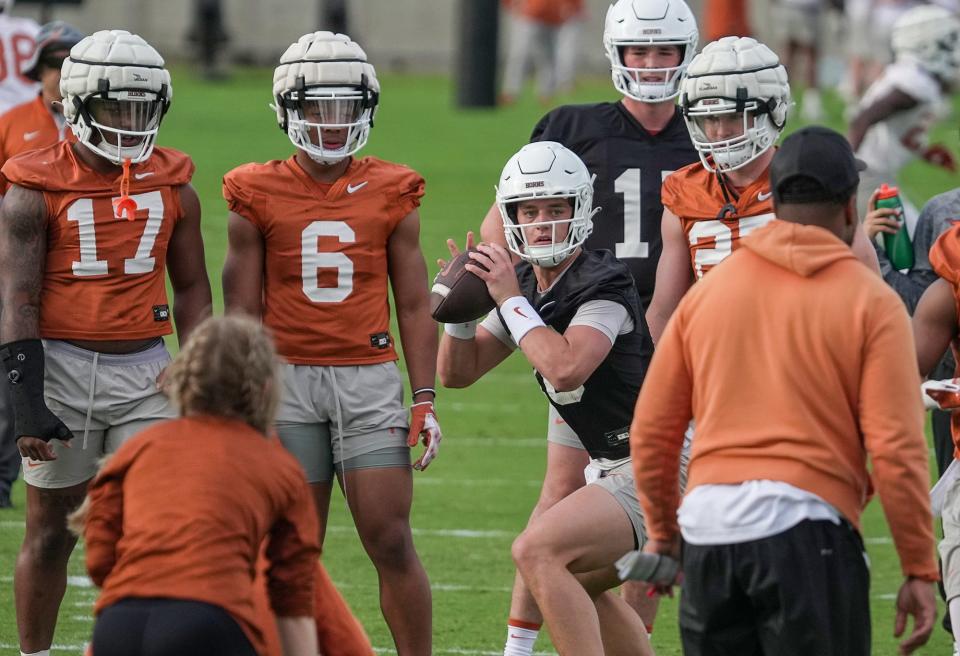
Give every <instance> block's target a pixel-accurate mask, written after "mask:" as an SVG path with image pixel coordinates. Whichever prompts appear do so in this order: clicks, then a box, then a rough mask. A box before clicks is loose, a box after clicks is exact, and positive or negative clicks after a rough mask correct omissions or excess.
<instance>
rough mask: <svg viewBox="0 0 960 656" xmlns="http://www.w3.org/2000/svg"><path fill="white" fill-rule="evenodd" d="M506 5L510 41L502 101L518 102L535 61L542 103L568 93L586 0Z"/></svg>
mask: <svg viewBox="0 0 960 656" xmlns="http://www.w3.org/2000/svg"><path fill="white" fill-rule="evenodd" d="M504 4H505V5H506V6H507V7H508V9H509V10H510V41H509V43H508V44H507V61H506V64H505V67H504V71H503V89H502V90H501V92H500V104H501V105H511V104H513V103H514V102H516V100H517V98H518V97H519V96H520V92H521V91H522V90H523V81H524V79H525V73H526V71H527V69H528V68H529V64H530V62H531V61H532V62H533V63H534V64H536V69H537V96H538V97H539V99H540V102H541V103H543V104H547V103H549V102H550V100H551V99H552V98H553V96H554V95H556V94H557V93H558V92H559V93H565V92H569V91H570V90H571V88H572V87H573V70H574V66H575V62H576V56H577V50H576V33H577V31H578V28H579V25H580V22H581V20H582V14H583V10H584V7H583V0H506V1H505V2H504Z"/></svg>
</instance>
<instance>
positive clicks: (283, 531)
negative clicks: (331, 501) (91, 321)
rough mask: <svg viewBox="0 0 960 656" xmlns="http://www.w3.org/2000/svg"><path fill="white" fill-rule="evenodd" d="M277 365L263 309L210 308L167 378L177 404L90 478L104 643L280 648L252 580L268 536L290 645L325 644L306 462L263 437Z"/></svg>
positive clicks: (174, 649)
mask: <svg viewBox="0 0 960 656" xmlns="http://www.w3.org/2000/svg"><path fill="white" fill-rule="evenodd" d="M277 366H278V365H277V358H276V353H275V351H274V347H273V344H272V343H271V341H270V339H269V337H268V336H267V335H266V333H265V331H264V330H263V329H262V328H261V327H260V326H259V325H258V324H257V323H256V322H253V321H251V320H249V319H245V318H241V317H221V318H215V319H209V320H207V321H205V322H204V323H203V324H201V326H199V327H198V328H197V329H196V331H195V333H194V334H193V336H192V338H191V340H190V341H189V342H188V343H187V345H186V347H185V348H184V349H183V351H181V352H180V354H179V356H177V358H176V359H175V360H174V361H173V363H172V364H171V365H170V367H169V368H168V369H167V373H166V376H165V378H164V380H163V383H162V386H163V388H164V391H165V392H166V393H167V394H168V395H169V396H170V397H171V400H172V401H173V403H174V404H175V405H176V406H177V407H178V408H179V410H180V414H181V416H180V418H178V419H172V420H169V421H165V422H162V423H159V424H156V425H155V426H153V427H151V428H149V429H148V430H146V431H144V432H142V433H140V434H139V435H138V436H136V437H135V438H134V439H131V440H130V441H129V442H127V443H125V444H124V445H123V446H122V447H121V448H120V449H119V450H118V451H117V452H116V454H115V455H114V456H113V457H112V458H111V459H110V460H109V462H107V463H106V465H105V466H104V467H103V468H102V469H101V471H100V473H99V474H98V475H97V477H96V478H95V479H94V480H93V482H92V483H91V485H90V491H89V496H88V504H86V508H85V514H84V515H83V516H81V517H80V518H79V519H81V520H82V531H83V536H84V539H85V541H86V565H87V570H88V572H89V574H90V578H91V579H92V580H93V582H94V583H95V584H96V585H98V586H100V587H101V588H102V591H101V595H100V598H99V599H98V600H97V603H96V607H95V614H96V623H95V625H94V630H93V643H92V646H93V652H94V653H95V654H96V655H97V656H128V655H129V656H133V655H146V654H149V655H150V656H154V655H155V656H161V655H165V654H170V655H174V654H176V655H177V656H189V655H190V654H198V655H199V654H203V655H204V656H216V655H218V654H224V655H226V654H230V655H231V656H240V655H247V654H250V655H253V654H264V653H273V650H271V649H268V648H267V644H268V642H269V641H268V640H267V636H269V633H270V631H272V627H270V626H265V625H264V623H263V615H262V613H260V612H258V608H257V604H258V599H257V596H258V592H257V590H258V586H257V585H256V584H255V583H254V573H255V571H256V570H257V569H259V567H258V565H257V559H258V554H260V553H261V549H262V550H263V553H264V554H265V556H266V558H267V559H269V561H270V566H269V568H268V570H267V574H266V578H267V582H266V586H267V591H268V595H269V599H270V606H271V607H272V611H273V613H274V614H275V615H276V616H277V631H278V633H279V636H280V641H281V643H282V653H283V654H284V656H301V655H304V656H305V655H307V654H309V656H315V655H316V654H317V652H318V645H317V633H316V629H315V626H314V622H313V617H314V604H315V600H314V593H315V585H316V582H317V581H318V580H321V581H323V582H325V583H322V585H329V583H328V581H329V579H326V578H325V577H317V576H316V575H315V572H316V570H317V557H318V555H319V552H320V547H319V544H318V542H317V520H316V515H315V513H314V511H313V503H312V502H311V497H310V489H309V487H308V486H307V483H306V480H305V478H304V475H303V471H302V470H301V468H300V466H299V465H298V463H297V461H296V460H295V459H294V458H293V456H291V455H290V454H288V453H287V452H286V451H285V450H284V449H283V447H282V446H281V445H280V443H279V442H278V441H277V440H273V439H266V438H267V432H268V430H269V428H270V426H271V425H272V423H273V420H274V413H275V411H276V406H277V398H278V381H277V375H278V370H277ZM211 465H214V466H211ZM334 594H336V593H335V591H334ZM342 607H343V608H344V609H345V608H346V607H345V605H344V606H342ZM346 612H347V613H349V611H346ZM334 619H336V618H334ZM351 619H352V618H351ZM147 638H148V639H147ZM341 653H345V652H341ZM358 653H369V652H366V651H364V652H358Z"/></svg>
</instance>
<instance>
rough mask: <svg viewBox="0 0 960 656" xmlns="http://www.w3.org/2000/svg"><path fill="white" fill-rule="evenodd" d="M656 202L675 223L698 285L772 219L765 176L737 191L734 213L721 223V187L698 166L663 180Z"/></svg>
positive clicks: (771, 206) (678, 171) (771, 201)
mask: <svg viewBox="0 0 960 656" xmlns="http://www.w3.org/2000/svg"><path fill="white" fill-rule="evenodd" d="M660 196H661V198H662V200H663V206H664V207H665V208H667V209H668V210H670V211H671V212H672V213H673V214H675V215H676V216H677V217H678V218H679V219H680V224H681V225H682V226H683V234H685V235H686V236H687V243H688V244H689V246H690V265H691V266H692V267H693V271H694V273H695V274H696V276H697V280H699V279H700V278H703V276H704V275H705V274H706V273H707V272H708V271H709V270H710V269H712V268H713V267H715V266H716V265H718V264H720V263H721V262H723V261H724V260H725V259H726V258H727V256H728V255H730V253H732V252H733V251H735V250H736V249H737V248H739V247H740V239H741V238H742V237H746V236H747V235H748V234H750V233H751V232H753V231H754V230H756V229H757V228H759V227H760V226H763V225H766V224H767V223H769V222H770V221H771V220H772V219H773V218H774V215H773V194H772V193H771V191H770V178H769V174H768V171H764V172H763V175H761V176H760V177H759V178H757V179H756V180H754V181H753V182H752V183H751V184H750V185H749V186H748V187H747V188H746V189H743V190H741V191H740V197H739V198H737V199H736V200H735V202H733V203H731V207H732V208H733V211H732V212H728V213H727V214H726V215H725V216H724V218H722V219H721V218H718V215H719V214H720V213H721V210H722V209H723V207H724V206H725V205H726V204H727V201H726V198H725V197H724V195H723V190H722V189H721V188H720V182H719V181H718V180H717V175H716V174H715V173H710V172H709V171H707V170H706V169H705V168H703V164H701V163H700V162H694V163H693V164H690V165H688V166H685V167H683V168H682V169H679V170H677V171H675V172H674V173H672V174H670V175H668V176H667V178H666V179H665V180H664V181H663V187H662V188H661V191H660ZM731 200H733V198H732V196H731Z"/></svg>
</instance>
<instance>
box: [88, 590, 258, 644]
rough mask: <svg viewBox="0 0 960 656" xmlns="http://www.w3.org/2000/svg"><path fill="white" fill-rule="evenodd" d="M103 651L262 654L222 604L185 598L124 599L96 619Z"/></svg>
mask: <svg viewBox="0 0 960 656" xmlns="http://www.w3.org/2000/svg"><path fill="white" fill-rule="evenodd" d="M93 653H94V654H96V655H97V656H256V651H254V649H253V646H252V645H251V644H250V641H249V640H248V639H247V636H246V635H245V634H244V633H243V631H242V630H241V629H240V625H239V624H237V622H236V620H234V619H233V617H231V616H230V614H229V613H228V612H227V611H225V610H224V609H223V608H221V607H220V606H214V605H211V604H205V603H201V602H199V601H187V600H183V599H121V600H120V601H118V602H117V603H115V604H112V605H110V606H107V607H106V608H104V609H103V610H102V611H101V612H100V614H99V615H98V616H97V621H96V623H95V624H94V625H93Z"/></svg>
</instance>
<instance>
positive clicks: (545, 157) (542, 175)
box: [496, 141, 599, 268]
mask: <svg viewBox="0 0 960 656" xmlns="http://www.w3.org/2000/svg"><path fill="white" fill-rule="evenodd" d="M593 178H594V176H592V175H590V172H589V171H588V170H587V167H586V165H585V164H584V163H583V161H582V160H581V159H580V158H579V157H577V156H576V155H575V154H574V153H573V152H572V151H570V150H568V149H567V148H565V147H564V146H562V145H561V144H559V143H556V142H553V141H537V142H534V143H531V144H527V145H526V146H524V147H523V148H521V149H520V151H519V152H517V153H516V154H515V155H514V156H513V157H511V158H510V159H509V160H508V161H507V164H506V166H504V167H503V172H502V173H501V174H500V183H499V184H498V185H497V187H496V192H497V207H498V208H499V210H500V216H501V217H502V218H503V234H504V236H505V237H506V240H507V247H508V248H509V249H510V251H511V252H512V253H514V254H515V255H517V256H518V257H520V258H521V259H523V260H525V261H527V262H530V263H531V264H534V265H537V266H541V267H548V268H549V267H555V266H557V265H558V264H560V263H561V262H563V261H564V260H566V259H567V258H568V257H570V255H572V254H573V253H574V252H575V251H576V250H577V249H578V248H579V247H580V246H582V245H583V243H584V242H585V241H586V240H587V237H589V236H590V233H591V232H593V215H594V214H596V213H597V212H598V211H599V208H597V209H593ZM553 198H560V199H565V200H566V201H567V202H568V203H570V204H571V206H572V208H573V212H572V216H571V217H570V218H564V219H558V220H550V221H539V220H537V221H535V222H532V223H530V222H527V223H524V224H522V225H521V221H520V218H519V217H518V213H517V208H518V206H519V205H520V204H521V203H523V202H525V201H535V200H544V199H553ZM533 226H535V227H536V228H537V229H540V230H539V232H541V233H542V232H543V229H545V228H549V229H550V238H549V240H546V239H544V241H539V240H537V241H536V242H535V243H530V241H529V235H528V233H529V232H532V231H533ZM564 229H566V234H563V233H564ZM561 234H562V237H561V236H560V235H561Z"/></svg>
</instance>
